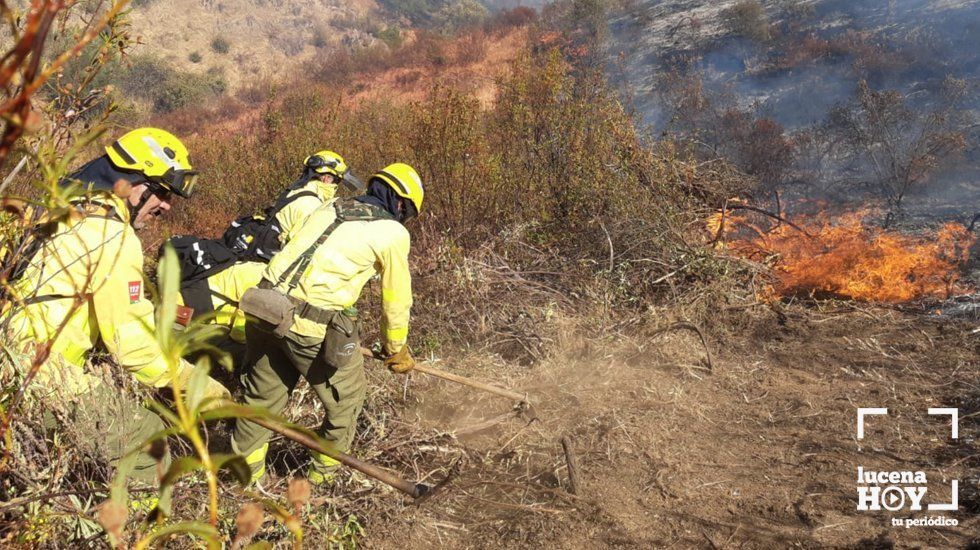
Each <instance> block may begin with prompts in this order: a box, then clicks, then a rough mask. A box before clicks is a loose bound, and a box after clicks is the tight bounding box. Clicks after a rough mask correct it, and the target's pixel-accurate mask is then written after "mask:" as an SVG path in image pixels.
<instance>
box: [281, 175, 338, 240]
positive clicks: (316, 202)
mask: <svg viewBox="0 0 980 550" xmlns="http://www.w3.org/2000/svg"><path fill="white" fill-rule="evenodd" d="M300 193H315V194H316V196H312V195H306V196H303V197H300V198H298V199H296V200H294V201H292V202H290V203H289V204H287V205H286V206H285V207H283V209H282V210H280V211H279V212H278V213H277V214H276V220H277V221H278V222H279V227H280V228H282V233H280V234H279V243H280V244H282V245H283V246H286V243H287V242H289V241H290V240H291V239H292V238H293V237H295V236H296V233H298V232H299V230H300V228H301V227H303V222H305V221H306V218H308V217H309V216H310V214H312V213H313V211H314V210H316V209H317V208H319V207H320V206H322V205H323V203H325V202H327V201H329V200H331V199H333V198H334V196H335V195H336V194H337V186H336V185H334V184H332V183H324V182H322V181H320V180H318V179H312V180H310V181H308V182H307V183H306V185H304V186H303V187H300V188H298V189H294V190H293V191H290V192H289V194H288V195H286V196H287V197H293V196H295V195H298V194H300Z"/></svg>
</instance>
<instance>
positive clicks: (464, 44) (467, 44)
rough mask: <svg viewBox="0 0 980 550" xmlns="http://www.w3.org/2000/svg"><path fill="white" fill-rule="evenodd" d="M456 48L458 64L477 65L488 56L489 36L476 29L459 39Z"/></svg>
mask: <svg viewBox="0 0 980 550" xmlns="http://www.w3.org/2000/svg"><path fill="white" fill-rule="evenodd" d="M455 46H456V47H455V54H456V55H455V61H456V63H457V64H460V65H468V64H470V63H476V62H477V61H481V60H483V58H484V57H486V56H487V35H486V34H484V33H483V31H481V30H476V29H474V30H473V31H472V32H470V33H469V34H467V35H466V36H464V37H462V38H460V39H458V40H457V41H456V44H455Z"/></svg>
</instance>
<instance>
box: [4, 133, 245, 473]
mask: <svg viewBox="0 0 980 550" xmlns="http://www.w3.org/2000/svg"><path fill="white" fill-rule="evenodd" d="M105 151H106V153H105V155H102V156H100V157H97V158H95V159H93V160H91V161H90V162H88V163H87V164H85V165H84V166H83V167H82V168H80V169H79V170H78V171H76V172H74V173H73V174H71V175H70V176H69V177H68V178H66V179H65V184H66V185H74V184H77V183H80V184H82V185H83V186H84V187H85V188H86V192H85V193H84V194H81V195H79V196H77V197H76V198H74V199H72V203H71V208H72V209H74V210H75V212H74V213H72V215H69V216H65V217H64V219H61V220H58V221H57V222H51V223H50V224H49V225H52V226H54V227H51V228H50V229H51V231H50V233H48V234H47V236H46V237H45V238H43V239H42V238H37V239H36V242H37V245H38V246H37V249H36V250H35V251H33V253H32V254H30V256H29V257H25V258H24V261H23V262H22V265H21V266H20V269H18V270H17V273H12V274H11V275H12V276H11V277H10V278H9V279H8V280H7V281H5V282H6V283H8V284H9V286H7V285H4V286H5V287H7V289H8V291H9V292H8V295H7V296H6V297H5V298H6V300H5V301H6V304H5V307H4V313H3V317H4V318H5V319H3V322H4V323H5V324H6V326H7V327H8V328H9V331H10V333H11V336H12V337H13V340H14V342H15V345H14V347H15V348H16V350H17V351H18V352H21V353H24V354H26V356H27V357H31V356H34V355H35V354H36V353H37V351H38V350H43V346H44V345H45V344H47V343H50V356H49V357H48V360H47V361H45V362H44V363H43V364H42V366H41V368H40V369H39V371H38V373H37V375H36V376H35V378H34V381H33V383H32V385H31V389H32V391H33V393H34V395H37V396H39V398H41V399H55V398H61V399H63V400H64V401H62V402H63V403H67V404H68V406H69V407H71V408H72V409H73V410H83V409H85V408H86V407H89V406H96V407H98V406H101V407H103V408H104V407H106V406H107V405H108V402H110V401H113V400H114V398H116V397H118V392H116V391H115V390H114V389H112V388H108V387H106V384H105V383H104V382H102V380H101V378H98V377H96V376H93V375H92V374H89V373H87V372H86V366H85V360H86V358H87V357H88V355H89V354H90V352H92V351H93V349H95V348H96V347H101V348H104V349H105V350H106V351H108V352H109V354H111V355H112V357H113V358H114V359H115V361H116V362H117V363H118V364H119V365H120V366H122V367H123V368H125V369H126V370H128V371H129V372H130V373H132V374H133V375H134V376H135V378H136V380H138V381H139V382H141V383H143V384H146V385H148V386H152V387H162V386H165V385H167V384H169V383H170V382H171V376H170V374H169V371H168V368H167V363H166V361H165V359H164V357H163V356H162V354H161V350H160V348H159V346H158V344H157V340H156V338H155V335H154V334H153V325H154V318H153V304H152V303H151V302H150V301H149V300H147V299H146V297H145V295H144V288H143V249H142V246H141V243H140V240H139V238H138V237H137V235H136V232H135V229H139V228H141V227H143V226H144V225H145V223H146V222H147V221H148V220H149V219H151V218H153V217H155V216H158V215H160V214H163V213H165V212H167V211H168V210H170V208H171V205H172V202H173V197H174V196H175V195H178V196H181V197H185V198H187V197H190V196H191V193H192V192H193V189H194V183H195V181H196V179H197V172H195V171H194V170H193V169H192V167H191V164H190V161H189V160H188V156H187V149H186V148H185V147H184V145H183V144H182V143H181V142H180V140H178V139H177V138H176V137H174V136H173V135H172V134H170V133H168V132H165V131H163V130H159V129H156V128H140V129H137V130H133V131H131V132H129V133H127V134H125V135H123V136H122V137H120V138H119V139H118V140H116V141H114V142H113V143H112V144H110V145H109V146H108V147H106V149H105ZM120 181H123V182H126V183H128V185H121V184H120V183H119V182H120ZM114 189H116V190H117V191H119V192H118V193H115V192H113V190H114ZM124 189H125V190H126V191H128V192H123V190H124ZM120 195H124V196H120ZM169 329H170V327H167V330H169ZM27 365H29V363H27ZM24 367H25V365H24V364H19V365H18V364H15V365H14V369H13V371H14V373H19V374H14V376H23V375H24V372H23V371H24ZM192 368H193V367H192V366H191V365H189V364H187V363H182V364H181V367H180V370H179V372H178V376H181V377H186V376H189V375H190V369H192ZM207 393H208V395H210V396H215V397H217V396H225V395H227V391H226V390H225V388H224V387H223V386H221V384H219V383H218V382H216V381H214V380H209V386H208V390H207ZM114 406H121V407H123V408H121V409H118V410H114V411H111V414H110V420H111V422H110V423H109V424H108V425H106V424H104V422H105V421H106V420H105V419H101V422H103V424H102V425H101V426H100V427H96V428H95V430H96V433H98V435H99V436H100V437H102V438H103V439H102V441H100V442H99V443H100V444H103V445H104V447H103V449H102V450H103V451H105V454H107V455H108V458H110V459H111V460H113V461H115V460H117V459H118V458H120V457H121V456H122V455H123V453H125V452H127V451H129V450H130V448H131V446H132V445H133V444H135V443H138V442H140V441H144V440H146V439H147V438H148V437H149V436H150V435H152V434H154V433H156V432H158V431H159V430H161V429H163V428H164V424H163V421H162V420H161V419H160V418H159V417H158V416H156V415H155V414H153V413H151V412H150V411H148V410H146V409H143V408H142V407H139V406H136V405H131V406H130V407H129V408H126V406H125V404H123V403H119V404H116V405H114ZM78 416H79V418H82V417H87V418H93V417H92V415H86V414H82V413H79V415H78ZM155 466H156V463H155V461H154V460H153V459H152V458H151V457H149V456H147V455H141V456H140V457H138V458H137V460H136V470H135V472H134V473H135V475H136V477H140V478H143V479H146V480H152V479H154V477H155V471H156V468H155Z"/></svg>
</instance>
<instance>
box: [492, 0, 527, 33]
mask: <svg viewBox="0 0 980 550" xmlns="http://www.w3.org/2000/svg"><path fill="white" fill-rule="evenodd" d="M537 18H538V13H537V12H536V11H534V8H529V7H527V6H518V7H516V8H513V9H509V10H503V11H501V12H500V13H498V14H497V15H496V16H494V18H493V19H491V20H490V21H488V22H487V24H486V25H485V27H486V30H487V32H491V33H495V34H503V33H506V32H507V31H509V30H510V29H513V28H516V27H523V26H526V25H530V24H531V23H533V22H534V21H536V20H537Z"/></svg>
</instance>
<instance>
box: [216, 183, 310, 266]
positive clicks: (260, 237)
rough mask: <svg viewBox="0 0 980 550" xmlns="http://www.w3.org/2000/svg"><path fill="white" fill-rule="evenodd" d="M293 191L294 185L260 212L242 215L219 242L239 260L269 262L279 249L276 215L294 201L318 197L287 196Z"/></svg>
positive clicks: (306, 193)
mask: <svg viewBox="0 0 980 550" xmlns="http://www.w3.org/2000/svg"><path fill="white" fill-rule="evenodd" d="M294 189H295V187H294V186H290V187H289V188H287V189H286V190H285V191H283V192H282V193H281V194H280V195H279V197H278V198H277V199H276V202H275V203H274V204H273V205H272V206H270V207H268V208H266V209H265V210H264V211H263V212H261V213H259V214H253V215H250V216H242V217H240V218H238V219H236V220H235V221H233V222H231V226H229V227H228V229H227V230H225V234H224V235H222V236H221V241H222V242H223V243H224V244H225V246H227V247H228V248H229V249H230V250H231V251H232V252H233V253H234V254H235V255H236V256H237V257H238V261H255V262H266V263H268V262H269V260H271V259H272V257H273V256H275V255H276V254H277V253H278V252H279V251H280V250H281V249H282V246H281V244H280V241H279V239H280V235H281V234H282V227H280V225H279V220H277V219H276V215H277V214H279V212H280V211H281V210H282V209H283V208H286V207H287V206H289V204H290V203H292V202H293V201H295V200H298V199H300V198H303V197H315V196H317V194H316V193H314V192H313V191H302V192H299V193H296V194H295V195H289V193H290V192H292V191H293V190H294Z"/></svg>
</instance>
